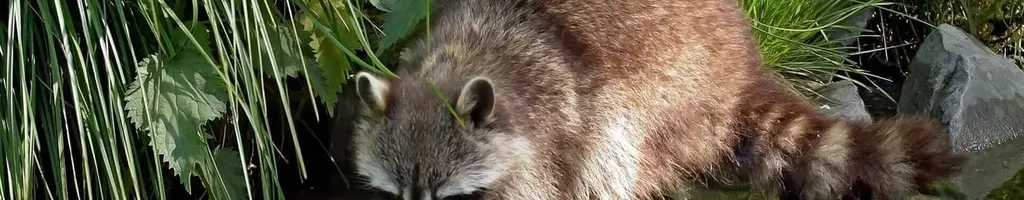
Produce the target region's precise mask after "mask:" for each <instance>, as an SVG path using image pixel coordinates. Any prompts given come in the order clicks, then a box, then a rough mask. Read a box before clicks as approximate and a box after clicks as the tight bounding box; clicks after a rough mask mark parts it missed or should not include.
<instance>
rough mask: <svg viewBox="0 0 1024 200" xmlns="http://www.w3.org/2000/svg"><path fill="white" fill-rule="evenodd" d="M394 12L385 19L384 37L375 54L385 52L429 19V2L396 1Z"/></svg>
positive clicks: (420, 0)
mask: <svg viewBox="0 0 1024 200" xmlns="http://www.w3.org/2000/svg"><path fill="white" fill-rule="evenodd" d="M395 1H396V2H395V5H394V6H393V7H394V11H393V12H389V13H388V14H387V15H386V16H385V18H384V25H383V28H382V29H383V31H384V37H382V38H381V39H380V42H379V43H377V50H376V51H375V52H384V50H387V49H388V48H391V45H394V44H395V42H398V40H401V39H402V38H404V37H405V36H406V35H409V32H410V31H412V29H413V28H415V27H416V24H418V23H420V21H423V19H424V18H426V17H427V9H429V8H428V7H429V4H427V0H395Z"/></svg>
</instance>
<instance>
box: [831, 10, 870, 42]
mask: <svg viewBox="0 0 1024 200" xmlns="http://www.w3.org/2000/svg"><path fill="white" fill-rule="evenodd" d="M874 13H875V8H870V7H869V8H865V9H863V10H861V11H860V12H859V13H857V14H856V15H853V16H850V18H846V20H845V21H843V22H840V23H839V25H840V26H843V28H839V29H832V30H829V31H828V32H827V33H826V35H828V38H830V39H833V40H842V46H849V45H850V44H853V42H855V41H857V37H859V36H860V35H861V32H864V28H865V27H867V25H868V21H869V20H871V16H873V14H874Z"/></svg>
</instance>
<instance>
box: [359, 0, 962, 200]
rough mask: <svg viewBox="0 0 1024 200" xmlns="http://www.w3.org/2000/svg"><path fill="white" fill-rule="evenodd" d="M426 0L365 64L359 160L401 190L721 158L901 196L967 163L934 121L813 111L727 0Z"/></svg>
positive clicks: (730, 165) (497, 190) (774, 179)
mask: <svg viewBox="0 0 1024 200" xmlns="http://www.w3.org/2000/svg"><path fill="white" fill-rule="evenodd" d="M434 1H435V2H438V3H437V4H436V5H434V6H435V10H434V12H432V19H433V21H432V22H431V25H430V28H431V29H430V30H431V31H430V33H429V36H428V37H425V38H423V40H422V41H421V43H419V45H418V46H417V48H416V49H415V55H416V56H414V58H412V59H411V60H409V62H408V64H407V65H403V66H401V67H400V68H399V69H398V70H397V72H396V75H397V76H398V77H397V78H390V77H385V76H378V75H373V74H370V73H367V72H361V73H359V74H358V75H357V76H356V84H357V91H358V93H359V96H360V98H361V99H362V100H363V102H364V105H365V107H364V108H365V109H364V117H362V118H361V119H360V120H359V121H358V122H357V131H356V132H355V136H354V139H353V143H354V146H353V150H354V164H355V166H356V168H357V171H358V172H359V173H360V174H362V175H363V176H364V178H365V183H366V184H367V185H369V186H370V187H372V188H375V189H378V190H381V191H383V192H385V193H390V194H391V195H393V196H394V197H396V198H397V197H400V199H406V200H408V199H452V198H455V197H475V198H481V199H505V200H519V199H524V200H525V199H650V198H659V197H662V194H664V193H666V192H671V191H672V190H674V189H677V188H680V187H681V186H683V184H687V181H686V180H688V179H690V178H694V177H701V176H707V175H709V174H713V173H726V174H731V175H735V176H737V177H743V178H746V179H748V180H750V182H752V183H753V185H754V186H755V187H756V188H757V189H759V190H762V191H766V192H769V193H775V194H780V195H782V196H783V197H786V198H796V199H836V198H843V197H845V198H857V197H860V198H873V199H896V198H900V197H905V196H906V195H909V194H913V193H914V192H916V190H917V189H920V188H921V186H923V185H924V184H926V183H930V182H931V181H935V180H939V179H943V178H945V177H948V176H950V175H951V174H953V173H956V172H957V170H958V166H959V164H960V160H961V158H960V157H959V156H958V155H956V154H954V153H953V152H952V151H951V148H950V146H949V145H950V143H949V141H948V140H949V139H948V138H949V137H948V136H947V135H945V134H944V133H943V131H942V130H943V128H942V127H940V126H939V125H937V124H936V123H935V122H932V121H929V120H925V119H919V118H909V117H901V118H892V119H883V120H880V121H878V122H875V123H872V124H861V123H855V122H849V121H843V120H840V119H833V118H827V117H825V116H823V115H821V114H818V113H817V112H816V111H815V110H814V109H813V107H812V106H811V105H810V104H809V103H807V102H805V101H804V100H803V99H801V98H799V97H798V96H795V95H794V94H792V93H790V92H788V91H787V90H786V89H785V88H784V87H783V86H782V85H781V84H780V83H778V82H777V80H775V78H774V77H773V76H771V75H770V74H769V73H768V72H766V71H765V70H763V69H762V68H761V67H759V55H758V51H757V48H756V47H755V45H754V40H753V37H752V35H751V29H750V28H749V27H750V24H749V22H748V21H747V20H746V19H745V18H744V17H743V14H742V13H741V11H740V9H739V8H738V4H737V2H736V1H735V0H602V1H588V0H578V1H568V0H434ZM435 91H436V93H435ZM437 94H441V95H440V96H438V95H437ZM439 97H444V98H445V99H448V100H449V102H451V106H450V107H448V106H446V104H445V102H444V101H442V100H441V98H439ZM460 120H461V121H460ZM861 191H869V192H868V193H863V192H861ZM471 194H475V195H476V196H471Z"/></svg>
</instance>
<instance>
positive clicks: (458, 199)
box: [442, 190, 486, 200]
mask: <svg viewBox="0 0 1024 200" xmlns="http://www.w3.org/2000/svg"><path fill="white" fill-rule="evenodd" d="M484 194H486V191H484V190H477V191H476V192H473V193H470V194H462V195H455V196H449V197H445V198H444V199H442V200H480V199H483V198H484Z"/></svg>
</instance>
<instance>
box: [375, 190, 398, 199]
mask: <svg viewBox="0 0 1024 200" xmlns="http://www.w3.org/2000/svg"><path fill="white" fill-rule="evenodd" d="M374 193H375V194H374V196H376V197H377V199H380V200H402V197H400V196H398V195H395V194H391V193H390V192H385V191H382V190H376V191H374Z"/></svg>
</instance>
